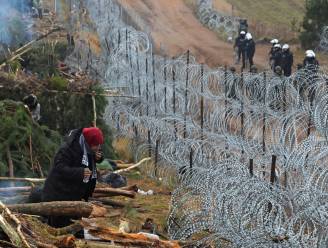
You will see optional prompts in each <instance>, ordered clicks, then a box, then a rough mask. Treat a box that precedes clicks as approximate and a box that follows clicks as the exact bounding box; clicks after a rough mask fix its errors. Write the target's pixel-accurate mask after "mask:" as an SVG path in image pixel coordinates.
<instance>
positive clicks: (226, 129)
mask: <svg viewBox="0 0 328 248" xmlns="http://www.w3.org/2000/svg"><path fill="white" fill-rule="evenodd" d="M85 8H87V9H88V10H89V14H90V16H91V17H92V20H93V22H94V25H95V27H96V30H97V32H98V35H99V37H100V41H101V47H102V56H100V57H96V56H95V55H93V54H92V53H91V52H90V47H89V46H88V44H81V45H77V46H76V47H75V51H74V52H73V54H72V58H70V59H69V61H70V62H71V63H74V62H75V63H76V60H77V57H79V56H80V57H83V59H81V61H83V62H81V63H84V64H83V66H84V67H85V68H91V67H92V68H93V69H94V70H89V71H90V73H91V74H93V75H96V76H98V77H99V78H101V80H102V82H103V84H104V86H105V87H109V88H111V89H116V90H118V91H120V92H122V93H124V95H128V96H133V97H132V98H115V99H114V100H111V101H110V104H109V107H108V109H107V111H106V118H107V121H108V122H109V123H111V125H112V126H113V127H116V131H117V135H122V136H125V137H130V138H132V139H136V140H138V141H139V143H143V144H144V145H143V146H141V148H140V147H139V150H138V152H139V154H142V153H147V155H151V156H153V157H154V160H155V165H154V169H153V170H152V171H149V173H150V174H151V175H153V176H157V177H163V179H164V180H170V178H168V177H169V176H167V177H166V175H169V173H166V172H167V171H169V170H170V171H172V170H173V171H175V172H176V175H177V176H178V177H179V184H178V186H177V188H176V189H175V191H174V192H173V194H172V202H171V212H170V216H169V219H168V227H169V234H170V236H171V238H173V239H182V240H184V239H189V238H190V237H196V236H195V235H197V237H198V238H197V239H196V241H195V244H194V246H195V247H197V246H198V247H205V246H206V245H207V244H212V245H215V246H216V247H220V244H222V243H224V244H225V245H226V246H227V247H325V246H327V244H328V243H327V242H328V235H327V234H328V232H327V227H328V203H327V202H328V201H327V200H328V189H327V180H328V178H327V175H328V170H327V158H328V146H327V135H328V133H327V132H328V131H327V130H328V129H327V110H328V109H327V102H328V96H327V73H326V71H324V70H320V71H316V70H314V69H311V68H310V69H303V70H299V71H297V72H295V73H294V74H293V75H292V76H291V77H288V78H286V77H280V76H277V75H275V74H273V73H272V72H262V73H258V74H253V73H247V72H244V73H241V74H237V73H234V72H232V71H230V70H228V69H227V68H226V67H225V68H224V67H223V68H218V69H215V70H214V69H211V68H208V67H207V66H206V65H200V64H198V63H197V62H196V60H195V58H194V57H193V56H192V54H191V53H190V52H189V51H187V52H186V53H185V54H183V55H181V56H179V57H177V58H174V59H172V58H166V57H162V56H157V55H156V54H154V52H153V49H152V44H151V42H150V41H149V38H148V36H147V35H146V34H145V33H143V32H140V31H137V30H136V29H134V28H133V27H131V26H127V25H126V24H125V23H124V22H123V21H122V19H123V18H122V9H121V7H120V6H119V5H117V4H116V2H115V1H105V0H94V1H85ZM77 55H78V56H77ZM95 71H96V73H94V72H95Z"/></svg>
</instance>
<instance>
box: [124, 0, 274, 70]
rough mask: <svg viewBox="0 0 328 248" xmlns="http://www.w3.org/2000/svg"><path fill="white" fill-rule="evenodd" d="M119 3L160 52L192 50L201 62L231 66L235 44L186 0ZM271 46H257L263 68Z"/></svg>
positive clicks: (259, 60)
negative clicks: (204, 21) (206, 23)
mask: <svg viewBox="0 0 328 248" xmlns="http://www.w3.org/2000/svg"><path fill="white" fill-rule="evenodd" d="M118 2H119V3H120V4H121V6H122V8H123V9H124V10H125V11H126V13H127V14H128V15H129V16H130V19H131V20H132V22H133V23H136V24H137V25H138V26H139V27H141V29H142V31H145V32H147V33H149V34H150V36H151V38H152V40H153V42H154V46H155V51H156V52H157V53H161V54H164V55H168V56H170V57H175V56H179V55H181V54H182V53H184V52H186V51H187V49H189V50H190V51H191V53H192V54H193V55H194V56H196V59H197V61H198V62H199V63H206V64H208V65H209V66H211V67H218V66H223V65H232V63H233V48H232V44H229V43H227V42H224V41H222V40H221V39H220V38H219V36H218V35H217V34H215V33H214V32H212V31H211V30H209V29H208V28H206V27H205V26H203V25H202V24H201V23H200V22H199V21H198V19H197V18H196V16H195V14H194V12H193V11H192V9H191V8H190V6H189V5H188V4H186V3H185V1H184V0H159V1H153V0H140V1H130V0H119V1H118ZM268 49H269V47H268V45H260V46H258V47H257V54H256V56H255V62H256V63H257V64H258V65H261V67H265V66H266V65H267V64H268V63H267V51H268Z"/></svg>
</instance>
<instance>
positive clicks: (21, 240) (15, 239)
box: [0, 202, 30, 248]
mask: <svg viewBox="0 0 328 248" xmlns="http://www.w3.org/2000/svg"><path fill="white" fill-rule="evenodd" d="M0 208H1V210H2V211H3V212H4V213H5V214H6V215H7V216H8V217H9V218H10V219H11V220H12V221H13V222H14V223H15V224H16V226H17V228H16V230H15V229H14V228H13V227H11V226H10V225H9V224H8V222H7V221H6V219H5V218H4V217H3V215H2V214H1V215H0V226H1V227H2V230H3V231H4V232H5V233H6V234H7V236H8V237H9V239H10V240H11V241H12V243H14V244H15V245H17V246H18V247H24V248H30V245H29V244H28V243H27V241H26V239H25V237H24V235H23V233H22V231H21V228H22V225H21V223H20V221H19V220H18V219H17V217H16V216H15V215H13V214H12V213H11V212H10V210H9V209H8V208H7V207H6V206H5V205H4V204H3V203H2V202H0Z"/></svg>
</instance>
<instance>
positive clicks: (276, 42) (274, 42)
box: [270, 39, 279, 44]
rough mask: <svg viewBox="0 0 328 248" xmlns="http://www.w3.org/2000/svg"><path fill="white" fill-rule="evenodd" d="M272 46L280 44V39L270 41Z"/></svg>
mask: <svg viewBox="0 0 328 248" xmlns="http://www.w3.org/2000/svg"><path fill="white" fill-rule="evenodd" d="M270 43H271V44H278V43H279V40H278V39H273V40H271V41H270Z"/></svg>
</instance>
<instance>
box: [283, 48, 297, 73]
mask: <svg viewBox="0 0 328 248" xmlns="http://www.w3.org/2000/svg"><path fill="white" fill-rule="evenodd" d="M293 63H294V56H293V53H292V52H291V51H289V50H287V51H284V52H282V53H281V68H282V69H283V70H284V69H286V68H291V67H292V66H293Z"/></svg>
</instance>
